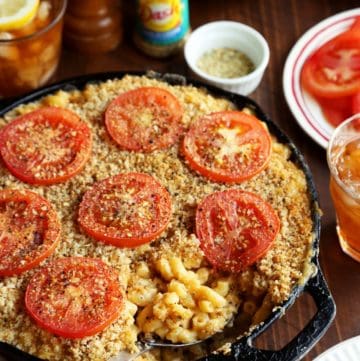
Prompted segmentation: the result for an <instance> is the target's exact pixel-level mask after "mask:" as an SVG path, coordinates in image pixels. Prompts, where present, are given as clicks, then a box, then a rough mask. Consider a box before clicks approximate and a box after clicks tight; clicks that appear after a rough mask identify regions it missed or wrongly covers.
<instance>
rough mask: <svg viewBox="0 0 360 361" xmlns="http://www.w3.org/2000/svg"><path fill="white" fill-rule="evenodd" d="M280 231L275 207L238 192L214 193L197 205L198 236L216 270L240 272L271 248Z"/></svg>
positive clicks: (255, 196) (248, 194)
mask: <svg viewBox="0 0 360 361" xmlns="http://www.w3.org/2000/svg"><path fill="white" fill-rule="evenodd" d="M279 229H280V220H279V218H278V216H277V214H276V212H275V211H274V209H273V207H272V206H271V205H270V204H269V203H267V202H266V201H264V200H263V199H262V198H260V197H259V196H257V195H255V194H253V193H250V192H245V191H242V190H238V189H229V190H226V191H222V192H215V193H212V194H210V195H209V196H207V197H206V198H205V199H203V200H202V202H201V203H200V204H199V205H198V208H197V211H196V234H197V237H198V238H199V240H200V247H201V249H202V250H203V252H204V254H205V256H206V258H207V260H208V261H209V262H210V263H211V264H212V265H213V266H214V267H215V268H217V269H219V270H222V271H229V272H240V271H242V270H243V269H245V268H246V267H248V266H250V265H251V264H253V263H255V262H256V261H257V260H259V259H260V258H261V257H263V256H264V255H265V253H266V252H267V251H268V250H269V248H270V247H271V246H272V244H273V242H274V240H275V237H276V235H277V234H278V232H279Z"/></svg>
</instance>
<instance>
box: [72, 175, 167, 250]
mask: <svg viewBox="0 0 360 361" xmlns="http://www.w3.org/2000/svg"><path fill="white" fill-rule="evenodd" d="M170 217H171V198H170V194H169V192H168V191H167V190H166V188H165V187H163V186H162V185H161V184H160V183H159V182H158V181H157V180H155V179H154V178H153V177H151V176H150V175H147V174H144V173H126V174H118V175H116V176H113V177H110V178H107V179H105V180H103V181H100V182H98V183H96V184H95V185H94V186H93V187H92V188H91V189H89V190H88V191H87V192H86V193H85V195H84V197H83V200H82V202H81V204H80V208H79V223H80V225H81V227H82V228H83V230H84V231H85V232H86V233H87V234H89V235H90V236H91V237H93V238H95V239H97V240H99V241H102V242H105V243H109V244H112V245H115V246H118V247H135V246H139V245H141V244H143V243H147V242H150V241H152V240H154V239H155V238H157V237H158V236H159V235H160V234H161V233H162V232H163V231H164V230H165V228H166V226H167V225H168V223H169V220H170Z"/></svg>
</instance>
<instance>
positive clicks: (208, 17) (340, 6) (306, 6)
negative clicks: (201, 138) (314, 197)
mask: <svg viewBox="0 0 360 361" xmlns="http://www.w3.org/2000/svg"><path fill="white" fill-rule="evenodd" d="M124 3H127V4H126V5H125V4H124V14H125V15H124V29H127V30H126V31H125V32H124V41H123V43H122V45H121V46H120V47H119V48H118V49H117V50H116V51H114V52H111V53H108V54H99V55H90V56H87V55H83V54H79V53H76V52H72V51H69V50H66V49H65V50H64V51H63V54H62V59H61V63H60V67H59V70H58V73H57V77H56V80H61V79H65V78H67V77H70V76H76V75H81V74H87V73H95V72H103V71H109V70H147V69H153V70H157V71H160V72H174V73H180V74H184V75H189V70H188V69H187V67H186V64H185V62H184V59H183V56H182V54H179V55H178V56H176V57H174V58H171V59H167V60H155V59H152V58H150V57H147V56H145V55H143V54H142V53H141V52H139V51H138V50H136V49H135V48H134V46H133V44H132V41H131V32H132V28H133V19H134V18H133V9H132V6H133V5H132V3H134V2H132V1H124ZM205 3H206V4H205ZM357 6H359V2H358V0H342V1H336V0H322V1H311V0H242V1H239V0H226V1H218V0H207V1H206V2H205V1H200V0H192V1H191V4H190V15H191V26H192V28H193V29H195V28H196V27H198V26H199V25H201V24H204V23H206V22H209V21H213V20H223V19H228V20H235V21H240V22H243V23H245V24H248V25H250V26H252V27H254V28H255V29H257V30H258V31H260V32H261V33H262V34H263V35H264V36H265V38H266V39H267V41H268V42H269V46H270V51H271V58H270V64H269V67H268V69H267V70H266V73H265V76H264V79H263V81H262V83H261V85H260V87H259V88H258V89H257V90H256V92H254V93H253V94H251V95H250V96H251V98H253V99H254V100H255V101H256V102H258V104H260V106H261V107H262V108H263V109H264V111H265V112H267V113H268V114H269V115H270V117H271V118H272V119H273V121H274V122H275V123H277V124H278V125H279V126H280V127H281V128H282V129H283V131H284V132H285V133H287V134H288V135H289V136H290V138H291V139H292V140H293V141H294V143H295V144H296V145H297V146H298V148H299V149H300V150H301V152H302V153H303V154H304V156H305V158H306V160H307V162H308V163H309V165H310V168H311V170H312V173H313V176H314V180H315V183H316V186H317V189H318V192H319V195H320V205H321V208H322V210H323V212H324V216H323V218H322V234H321V246H320V248H321V251H320V262H321V265H322V269H323V271H324V274H325V277H326V279H327V282H328V284H329V287H330V289H331V291H332V294H333V296H334V298H335V301H336V304H337V316H336V319H335V322H334V323H333V324H332V326H331V328H330V329H329V330H328V331H327V333H326V334H325V336H324V337H323V338H322V339H321V341H320V342H319V343H318V344H317V345H316V346H315V347H314V348H313V350H312V351H310V353H309V354H308V356H307V357H306V358H305V360H307V361H309V360H312V359H313V358H314V357H316V356H317V355H319V354H320V353H321V352H323V351H324V350H326V349H327V348H329V347H330V346H332V345H334V344H336V343H338V342H339V341H342V340H344V339H347V338H349V337H353V336H356V335H358V334H360V322H359V319H360V317H359V315H358V312H360V297H358V294H360V264H359V263H356V262H355V261H353V260H352V259H351V258H349V257H348V256H346V255H345V254H344V253H342V251H341V249H340V247H339V244H338V239H337V235H336V231H335V214H334V208H333V205H332V202H331V199H330V195H329V191H328V181H329V172H328V168H327V165H326V157H325V151H324V149H322V148H321V147H320V146H318V145H317V144H316V143H315V142H314V141H312V140H311V139H310V138H309V137H308V136H307V135H306V134H305V133H304V132H303V131H302V129H301V128H300V127H299V126H298V124H297V123H296V121H295V119H294V117H293V116H292V114H291V113H290V111H289V108H288V106H287V104H286V102H285V98H284V95H283V90H282V71H283V67H284V63H285V60H286V57H287V54H288V52H289V50H290V49H291V47H292V46H293V44H294V43H295V42H296V40H297V39H298V38H299V37H300V36H301V35H302V34H303V33H304V32H305V31H306V30H307V29H308V28H310V27H311V26H313V25H314V24H316V23H317V22H319V21H320V20H322V19H324V18H326V17H328V16H330V15H332V14H335V13H337V12H341V11H344V10H348V9H351V8H355V7H357ZM315 311H316V308H315V306H314V303H313V301H312V299H311V297H310V296H306V295H305V296H303V297H301V298H300V299H299V300H298V301H297V302H296V303H295V305H294V306H293V307H292V308H291V309H290V312H288V313H287V314H286V316H284V317H283V318H282V319H281V320H279V321H277V322H276V323H275V324H274V325H273V326H272V327H271V328H270V329H269V330H268V331H267V332H266V333H265V334H263V335H262V336H261V337H260V338H259V339H258V340H257V343H256V345H257V346H258V347H263V348H269V349H279V348H281V347H282V346H283V345H285V344H286V343H287V342H288V341H289V340H290V339H291V338H292V337H294V336H295V335H296V334H297V333H298V332H299V331H300V330H301V329H302V328H303V327H304V326H305V325H306V323H307V321H308V320H309V319H310V318H311V316H312V315H313V314H314V312H315ZM359 359H360V355H359Z"/></svg>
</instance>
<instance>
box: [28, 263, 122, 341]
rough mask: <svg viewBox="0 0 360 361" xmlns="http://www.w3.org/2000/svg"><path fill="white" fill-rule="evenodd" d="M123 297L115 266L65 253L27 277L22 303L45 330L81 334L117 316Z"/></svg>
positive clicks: (99, 328)
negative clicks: (29, 277) (28, 279)
mask: <svg viewBox="0 0 360 361" xmlns="http://www.w3.org/2000/svg"><path fill="white" fill-rule="evenodd" d="M123 299H124V292H123V290H122V288H121V286H120V284H119V280H118V274H117V272H116V270H115V269H113V268H111V267H109V266H107V265H106V264H105V263H104V262H103V261H101V260H100V259H95V258H83V257H69V258H60V259H57V260H55V261H53V262H51V263H49V264H48V265H46V266H45V267H43V268H41V269H40V270H39V271H38V272H37V273H36V274H35V275H34V276H33V277H32V278H31V280H30V282H29V284H28V286H27V289H26V294H25V306H26V309H27V311H28V313H29V314H30V316H31V317H32V318H33V319H34V320H35V321H36V323H37V324H38V325H39V326H40V327H42V328H44V329H45V330H47V331H49V332H51V333H53V334H55V335H58V336H62V337H66V338H82V337H85V336H92V335H95V334H96V333H98V332H100V331H102V330H103V329H104V328H105V327H107V326H109V325H110V324H111V323H112V322H114V321H115V320H116V319H117V318H119V316H120V313H121V311H122V308H123V303H124V301H123Z"/></svg>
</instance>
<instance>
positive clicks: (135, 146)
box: [105, 87, 183, 152]
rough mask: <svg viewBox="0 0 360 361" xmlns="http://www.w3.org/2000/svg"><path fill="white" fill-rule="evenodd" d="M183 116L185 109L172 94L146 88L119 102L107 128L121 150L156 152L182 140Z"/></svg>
mask: <svg viewBox="0 0 360 361" xmlns="http://www.w3.org/2000/svg"><path fill="white" fill-rule="evenodd" d="M182 116H183V109H182V106H181V104H180V102H179V101H178V100H177V98H176V97H175V96H174V95H172V94H171V93H170V92H168V91H167V90H165V89H162V88H156V87H142V88H137V89H135V90H130V91H128V92H126V93H123V94H120V95H119V96H118V97H117V98H115V99H114V100H113V101H112V102H111V103H110V104H109V105H108V107H107V109H106V112H105V124H106V128H107V130H108V132H109V133H110V135H111V137H112V138H113V140H114V141H115V142H116V143H117V144H118V145H119V146H120V147H121V148H123V149H125V150H133V151H137V152H152V151H154V150H156V149H163V148H167V147H169V146H171V145H172V144H174V143H175V142H176V141H177V140H178V138H179V136H180V135H181V133H182V128H183V126H182V123H181V119H182Z"/></svg>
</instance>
